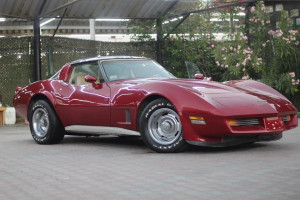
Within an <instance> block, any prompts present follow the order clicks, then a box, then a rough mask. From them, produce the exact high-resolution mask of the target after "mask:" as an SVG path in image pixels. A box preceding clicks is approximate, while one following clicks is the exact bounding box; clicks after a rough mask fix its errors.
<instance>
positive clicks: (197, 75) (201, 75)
mask: <svg viewBox="0 0 300 200" xmlns="http://www.w3.org/2000/svg"><path fill="white" fill-rule="evenodd" d="M195 79H201V80H203V79H204V75H203V74H195Z"/></svg>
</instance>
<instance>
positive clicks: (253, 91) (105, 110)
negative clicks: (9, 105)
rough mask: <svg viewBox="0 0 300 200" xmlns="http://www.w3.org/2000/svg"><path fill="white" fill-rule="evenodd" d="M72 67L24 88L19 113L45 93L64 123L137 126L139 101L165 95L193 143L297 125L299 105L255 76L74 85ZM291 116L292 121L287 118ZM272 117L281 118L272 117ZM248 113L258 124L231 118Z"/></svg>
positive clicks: (18, 93)
mask: <svg viewBox="0 0 300 200" xmlns="http://www.w3.org/2000/svg"><path fill="white" fill-rule="evenodd" d="M100 59H101V58H99V60H100ZM139 59H141V58H139ZM71 70H72V64H66V65H65V66H64V67H63V68H62V70H61V72H60V74H59V76H58V78H56V79H49V80H44V81H38V82H35V83H33V84H31V85H29V86H27V87H24V88H19V89H18V90H17V91H16V94H15V97H14V101H13V102H14V106H15V108H16V110H17V112H18V113H19V114H20V115H21V116H22V117H24V118H25V119H28V118H27V117H28V116H27V115H28V113H27V112H28V109H29V107H30V105H31V103H32V102H33V101H35V100H36V99H40V98H44V99H48V101H49V102H51V105H52V106H53V108H54V110H55V112H56V113H57V116H58V118H59V119H60V121H61V122H62V124H63V126H70V125H89V126H112V127H120V128H125V129H130V130H136V131H138V123H137V122H138V113H139V109H140V106H141V105H142V104H143V102H146V101H147V99H149V98H152V97H153V98H154V97H163V98H166V99H167V100H169V101H170V102H171V103H172V104H173V105H174V107H175V108H176V110H177V112H178V115H179V117H180V120H181V123H182V128H183V133H184V139H185V140H186V141H190V142H194V143H193V144H196V143H195V142H200V143H201V142H205V143H221V142H222V141H223V140H224V138H226V137H232V136H237V135H238V136H241V135H263V134H279V133H282V132H283V131H285V130H288V129H291V128H295V127H296V126H297V125H298V120H297V116H296V113H297V109H296V108H295V106H294V105H293V104H292V103H291V102H290V101H289V100H288V99H286V98H285V97H284V96H283V95H281V94H280V93H279V92H277V91H276V90H274V89H272V88H270V87H269V86H267V85H265V84H263V83H260V82H256V81H251V80H246V81H230V82H226V83H218V82H213V81H208V80H187V79H153V78H140V79H125V80H118V81H106V82H104V83H98V84H97V83H95V80H94V79H93V78H92V77H86V81H87V82H91V83H93V84H87V85H79V86H75V85H72V84H70V83H68V82H67V80H68V77H69V74H70V72H71ZM286 115H289V116H290V117H291V120H290V121H287V122H284V121H283V117H284V116H286ZM190 116H196V117H203V118H204V120H205V124H193V123H191V120H190V118H189V117H190ZM272 117H273V119H276V120H275V121H274V120H273V121H272V120H270V119H268V118H271V119H272ZM248 118H251V119H252V118H255V119H257V120H258V121H259V125H250V126H239V127H232V126H230V125H229V124H228V122H227V120H229V119H248ZM275 122H276V126H275V127H276V128H275V129H274V126H273V125H272V124H274V123H275Z"/></svg>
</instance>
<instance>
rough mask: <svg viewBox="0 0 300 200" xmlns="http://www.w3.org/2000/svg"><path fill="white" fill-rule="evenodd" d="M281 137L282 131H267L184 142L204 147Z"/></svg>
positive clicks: (233, 144)
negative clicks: (265, 132) (219, 138)
mask: <svg viewBox="0 0 300 200" xmlns="http://www.w3.org/2000/svg"><path fill="white" fill-rule="evenodd" d="M281 138H282V132H279V133H268V134H254V135H238V136H224V137H222V138H221V141H220V142H204V141H189V140H187V141H186V142H187V143H189V144H191V145H197V146H204V147H227V146H235V145H239V144H246V143H252V142H261V141H274V140H279V139H281Z"/></svg>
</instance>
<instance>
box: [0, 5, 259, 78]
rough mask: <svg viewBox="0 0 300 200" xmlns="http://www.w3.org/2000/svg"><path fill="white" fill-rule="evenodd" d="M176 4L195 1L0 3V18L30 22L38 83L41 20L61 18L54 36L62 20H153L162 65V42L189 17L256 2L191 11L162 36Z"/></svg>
mask: <svg viewBox="0 0 300 200" xmlns="http://www.w3.org/2000/svg"><path fill="white" fill-rule="evenodd" d="M179 1H186V2H187V3H188V2H196V1H197V0H0V17H6V18H15V19H26V20H31V21H33V30H34V67H35V79H36V80H41V55H40V54H41V43H40V23H41V19H43V18H53V17H54V18H60V22H59V24H58V26H57V28H56V30H55V32H54V34H53V37H54V36H55V33H56V31H57V29H58V28H59V25H60V23H61V21H62V19H63V18H70V19H95V18H115V19H153V20H156V25H157V30H156V34H157V41H156V42H157V43H156V52H157V61H158V62H159V63H161V61H162V55H161V41H162V39H163V38H166V37H168V36H169V35H170V34H171V33H172V32H173V31H174V30H175V29H176V28H177V27H178V26H179V25H180V24H181V23H183V22H184V20H186V19H187V18H188V17H189V16H190V15H191V14H192V13H201V12H206V11H210V10H214V9H218V8H223V7H227V6H236V5H241V4H246V3H248V4H249V3H254V2H256V1H258V0H245V1H242V2H237V1H234V0H233V1H234V2H233V3H227V4H225V5H221V6H215V7H211V8H206V9H201V10H194V11H190V12H185V13H181V14H179V15H176V16H170V17H169V18H172V17H179V16H182V17H183V18H182V19H181V20H179V21H178V22H177V24H176V25H175V26H174V28H173V29H172V30H171V31H170V32H169V33H167V35H166V36H165V37H163V35H162V31H161V30H162V17H164V16H165V15H166V14H167V13H168V12H169V11H170V10H171V9H172V8H173V7H174V6H175V5H176V4H177V3H178V2H179Z"/></svg>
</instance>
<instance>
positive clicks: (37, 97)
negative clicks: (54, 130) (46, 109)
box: [27, 93, 57, 121]
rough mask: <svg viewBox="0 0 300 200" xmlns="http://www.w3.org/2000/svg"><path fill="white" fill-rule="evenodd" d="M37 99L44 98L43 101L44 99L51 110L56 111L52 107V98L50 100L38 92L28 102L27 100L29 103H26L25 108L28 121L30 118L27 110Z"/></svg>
mask: <svg viewBox="0 0 300 200" xmlns="http://www.w3.org/2000/svg"><path fill="white" fill-rule="evenodd" d="M39 100H44V101H46V102H47V103H48V104H49V106H50V107H51V108H52V109H53V111H54V112H55V113H56V111H55V109H54V105H53V100H52V101H51V100H50V99H49V97H48V95H46V94H41V93H39V94H36V95H34V96H33V97H32V98H31V99H30V102H29V104H28V109H27V119H28V121H29V120H30V116H29V113H30V112H29V110H30V108H31V107H32V106H33V104H34V103H35V102H37V101H39ZM56 115H57V113H56Z"/></svg>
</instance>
